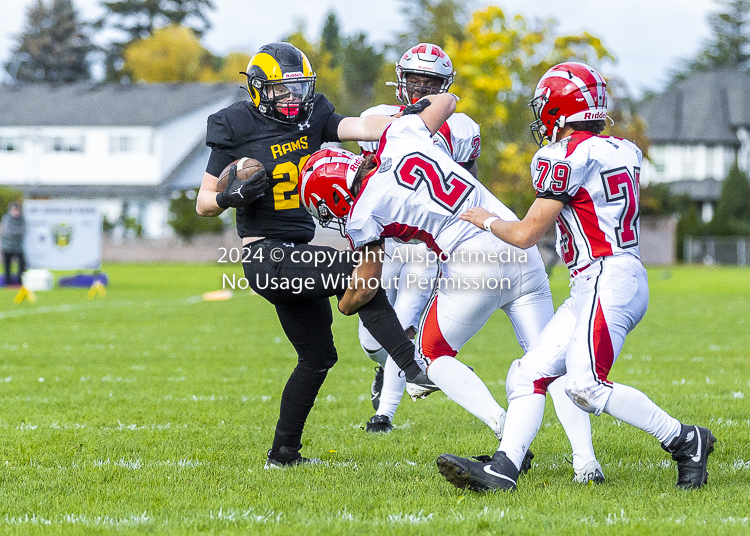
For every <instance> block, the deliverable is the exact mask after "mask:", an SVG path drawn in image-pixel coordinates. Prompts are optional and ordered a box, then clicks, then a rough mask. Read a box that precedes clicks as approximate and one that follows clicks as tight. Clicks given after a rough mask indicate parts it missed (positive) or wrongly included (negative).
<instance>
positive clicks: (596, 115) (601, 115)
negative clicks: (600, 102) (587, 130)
mask: <svg viewBox="0 0 750 536" xmlns="http://www.w3.org/2000/svg"><path fill="white" fill-rule="evenodd" d="M597 119H607V112H586V113H585V114H584V116H583V120H584V121H589V120H590V121H594V120H597Z"/></svg>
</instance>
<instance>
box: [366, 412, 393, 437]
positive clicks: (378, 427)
mask: <svg viewBox="0 0 750 536" xmlns="http://www.w3.org/2000/svg"><path fill="white" fill-rule="evenodd" d="M391 430H393V424H391V420H390V419H389V418H388V416H387V415H373V416H372V417H370V420H369V421H368V422H367V424H366V425H365V431H366V432H370V433H371V434H377V433H381V434H387V433H388V432H390V431H391Z"/></svg>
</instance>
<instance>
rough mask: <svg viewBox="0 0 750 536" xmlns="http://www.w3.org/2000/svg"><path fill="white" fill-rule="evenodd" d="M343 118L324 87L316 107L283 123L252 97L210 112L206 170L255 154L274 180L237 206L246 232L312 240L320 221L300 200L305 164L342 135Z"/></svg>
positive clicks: (239, 229)
mask: <svg viewBox="0 0 750 536" xmlns="http://www.w3.org/2000/svg"><path fill="white" fill-rule="evenodd" d="M342 119H343V117H342V116H340V115H338V114H336V113H334V107H333V105H332V104H331V103H330V102H329V101H328V99H326V98H325V96H324V95H322V94H320V93H318V94H316V95H315V99H314V101H313V109H312V113H311V114H310V115H309V117H308V118H307V119H306V120H305V121H303V122H300V123H291V124H286V123H281V122H279V121H274V120H272V119H269V118H268V117H266V116H264V115H263V114H261V113H260V112H258V110H257V109H256V108H255V107H254V106H253V105H252V103H251V102H250V101H240V102H236V103H234V104H232V105H231V106H228V107H227V108H224V109H223V110H221V111H219V112H217V113H215V114H213V115H211V116H209V118H208V128H207V131H206V145H208V146H209V147H211V149H212V151H211V157H210V158H209V160H208V166H207V167H206V172H208V173H210V174H211V175H214V176H216V177H218V176H219V175H220V174H221V172H222V170H223V169H224V168H225V167H226V166H227V165H229V164H230V163H232V162H233V161H235V160H237V159H239V158H243V157H249V158H254V159H256V160H259V161H260V162H262V163H263V166H264V167H265V168H266V172H267V173H268V177H269V179H270V183H269V186H268V189H267V190H266V194H265V195H264V196H263V197H261V198H259V199H258V200H257V201H256V202H255V203H253V204H252V205H250V206H247V207H240V208H238V209H237V234H239V235H240V237H242V238H244V237H248V236H252V237H256V236H257V237H265V238H280V239H284V240H290V241H294V242H304V243H307V242H309V241H310V240H312V239H313V236H314V235H315V224H314V222H313V220H312V217H311V216H310V214H308V213H307V211H306V210H305V208H304V207H303V206H302V204H301V203H300V200H299V193H298V191H297V182H298V180H299V173H300V169H302V166H303V165H304V164H305V162H307V159H308V158H309V157H310V155H311V154H312V153H314V152H315V151H317V150H318V149H320V145H321V144H322V143H324V142H329V141H339V138H338V134H337V130H338V125H339V123H340V122H341V120H342Z"/></svg>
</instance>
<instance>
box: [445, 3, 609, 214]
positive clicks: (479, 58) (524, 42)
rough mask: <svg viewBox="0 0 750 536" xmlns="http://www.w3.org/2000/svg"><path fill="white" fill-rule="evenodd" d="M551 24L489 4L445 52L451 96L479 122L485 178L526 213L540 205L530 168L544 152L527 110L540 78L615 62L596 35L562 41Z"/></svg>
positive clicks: (448, 42) (481, 166) (482, 175)
mask: <svg viewBox="0 0 750 536" xmlns="http://www.w3.org/2000/svg"><path fill="white" fill-rule="evenodd" d="M555 26H556V23H555V21H554V20H552V19H546V20H538V21H529V20H526V19H525V18H524V17H522V16H521V15H516V16H514V17H508V16H506V14H505V12H504V11H503V10H502V9H501V8H499V7H497V6H490V7H487V8H485V9H481V10H478V11H476V12H474V14H473V15H472V17H471V20H470V22H469V23H468V24H467V26H466V29H465V38H464V39H463V40H462V41H459V40H457V39H454V38H448V39H447V40H446V41H445V46H444V49H445V51H446V52H447V53H448V55H449V56H450V57H451V59H452V60H453V65H454V67H455V68H456V71H457V73H458V74H457V76H456V81H455V82H454V84H453V88H452V91H454V92H455V93H456V94H458V95H459V96H460V97H461V101H460V102H459V103H458V111H459V112H465V113H467V114H468V115H469V116H470V117H472V118H474V119H475V120H476V121H477V122H479V123H480V126H481V129H482V130H481V132H482V156H481V157H480V159H479V161H478V168H479V177H480V179H481V180H482V182H483V183H484V184H486V185H487V186H488V187H489V188H490V189H491V190H492V191H493V192H494V193H495V194H497V195H498V197H499V198H500V199H501V200H502V201H503V202H504V203H505V204H506V205H508V206H509V207H511V208H512V209H513V210H515V211H517V212H519V213H520V214H523V213H525V212H526V210H527V209H528V207H529V206H530V205H531V203H532V202H533V197H534V190H533V188H531V186H530V174H529V164H530V162H531V158H532V156H533V155H534V152H535V151H536V150H537V149H538V147H537V146H536V144H534V142H533V140H532V138H531V134H530V133H529V123H531V121H532V120H533V115H532V113H531V110H530V109H529V107H528V103H529V101H530V100H531V98H532V96H533V94H534V89H535V87H536V84H537V82H538V81H539V78H541V76H542V75H543V74H544V73H545V72H546V71H547V69H549V68H550V67H552V66H553V65H555V64H557V63H560V62H563V61H583V62H586V63H588V64H591V65H593V66H597V65H599V64H600V63H601V62H602V61H603V60H607V59H608V60H614V58H613V57H612V55H611V54H610V53H609V52H608V51H607V50H606V49H605V47H604V45H603V44H602V42H601V40H600V39H599V38H597V37H595V36H593V35H591V34H589V33H586V32H584V33H582V34H581V35H577V36H558V35H556V33H555Z"/></svg>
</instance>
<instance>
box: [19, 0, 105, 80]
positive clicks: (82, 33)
mask: <svg viewBox="0 0 750 536" xmlns="http://www.w3.org/2000/svg"><path fill="white" fill-rule="evenodd" d="M26 16H27V21H26V27H25V28H24V31H23V33H21V34H20V35H19V36H18V37H17V44H16V48H15V49H14V50H13V52H12V53H11V59H10V61H9V62H8V63H6V64H5V69H6V71H8V73H9V74H10V75H11V77H12V78H13V79H14V80H17V81H20V82H47V83H69V82H78V81H81V80H88V79H90V78H91V73H90V61H89V55H90V53H91V52H93V51H94V50H96V47H95V46H94V45H93V44H92V43H91V39H90V33H91V27H90V25H89V24H87V23H85V22H82V21H80V20H79V18H78V14H77V12H76V10H75V8H74V7H73V3H72V2H71V0H51V2H45V1H44V0H36V2H35V3H34V4H33V5H32V6H31V7H30V8H29V9H28V11H27V13H26Z"/></svg>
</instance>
